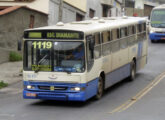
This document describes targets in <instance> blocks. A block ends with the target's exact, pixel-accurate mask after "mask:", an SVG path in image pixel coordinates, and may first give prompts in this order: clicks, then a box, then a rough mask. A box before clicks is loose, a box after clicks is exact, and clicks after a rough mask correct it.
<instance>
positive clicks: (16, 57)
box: [9, 51, 22, 62]
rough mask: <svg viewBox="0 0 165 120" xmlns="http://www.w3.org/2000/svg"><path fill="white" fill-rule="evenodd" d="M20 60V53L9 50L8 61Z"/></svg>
mask: <svg viewBox="0 0 165 120" xmlns="http://www.w3.org/2000/svg"><path fill="white" fill-rule="evenodd" d="M21 60H22V55H21V54H19V53H17V52H14V51H11V52H10V55H9V61H11V62H15V61H21Z"/></svg>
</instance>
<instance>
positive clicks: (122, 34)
mask: <svg viewBox="0 0 165 120" xmlns="http://www.w3.org/2000/svg"><path fill="white" fill-rule="evenodd" d="M126 36H127V27H124V28H121V29H120V37H121V38H123V37H126Z"/></svg>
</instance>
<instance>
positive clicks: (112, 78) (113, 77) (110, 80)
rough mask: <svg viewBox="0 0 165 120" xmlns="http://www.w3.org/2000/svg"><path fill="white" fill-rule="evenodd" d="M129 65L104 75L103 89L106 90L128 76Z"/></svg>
mask: <svg viewBox="0 0 165 120" xmlns="http://www.w3.org/2000/svg"><path fill="white" fill-rule="evenodd" d="M130 67H131V65H130V64H127V65H124V66H122V67H120V68H118V69H116V70H115V71H113V72H111V73H108V74H106V79H105V88H108V87H110V86H112V85H114V84H115V83H117V82H119V81H121V80H123V79H124V78H126V77H128V76H130Z"/></svg>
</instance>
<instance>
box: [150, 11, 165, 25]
mask: <svg viewBox="0 0 165 120" xmlns="http://www.w3.org/2000/svg"><path fill="white" fill-rule="evenodd" d="M151 26H152V27H155V28H165V9H160V10H154V11H153V12H152V16H151Z"/></svg>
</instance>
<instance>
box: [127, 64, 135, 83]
mask: <svg viewBox="0 0 165 120" xmlns="http://www.w3.org/2000/svg"><path fill="white" fill-rule="evenodd" d="M135 75H136V63H135V62H134V61H132V62H131V67H130V76H129V79H128V80H129V81H133V80H134V79H135Z"/></svg>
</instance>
